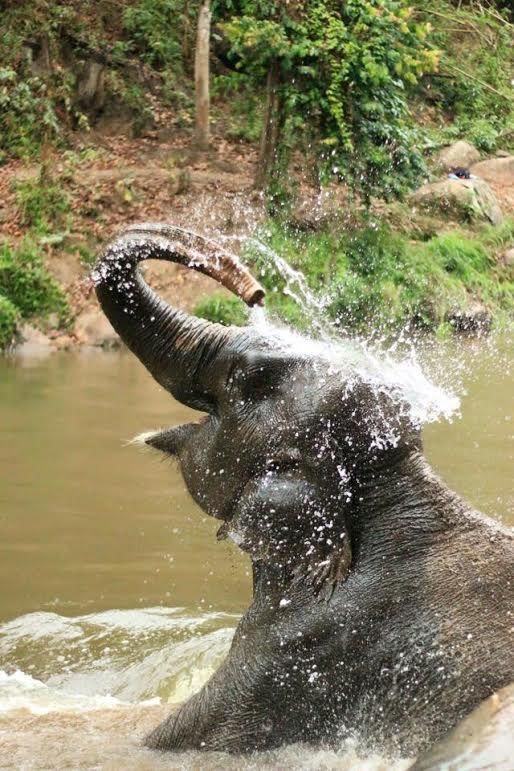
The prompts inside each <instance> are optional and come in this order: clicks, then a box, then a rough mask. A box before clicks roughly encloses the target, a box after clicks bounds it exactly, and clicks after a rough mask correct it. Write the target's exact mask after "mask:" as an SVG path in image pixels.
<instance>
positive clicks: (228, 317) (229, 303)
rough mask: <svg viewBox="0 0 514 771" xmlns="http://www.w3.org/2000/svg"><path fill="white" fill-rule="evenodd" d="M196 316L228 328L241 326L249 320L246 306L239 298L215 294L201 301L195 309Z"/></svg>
mask: <svg viewBox="0 0 514 771" xmlns="http://www.w3.org/2000/svg"><path fill="white" fill-rule="evenodd" d="M195 314H196V315H197V316H200V318H203V319H209V321H215V322H217V323H219V324H225V325H228V326H230V325H231V324H234V325H237V326H241V325H243V324H245V323H246V321H247V319H248V314H247V312H246V310H245V306H244V305H243V304H242V303H241V301H240V300H238V299H237V297H227V296H226V295H222V294H213V295H211V296H210V297H206V298H205V299H203V300H201V301H200V302H199V303H198V304H197V306H196V308H195Z"/></svg>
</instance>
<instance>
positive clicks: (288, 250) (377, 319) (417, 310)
mask: <svg viewBox="0 0 514 771" xmlns="http://www.w3.org/2000/svg"><path fill="white" fill-rule="evenodd" d="M513 238H514V221H512V220H511V221H508V222H506V223H505V224H504V225H503V226H502V227H501V228H493V227H486V228H484V229H483V230H482V231H481V232H479V233H477V234H476V235H475V236H473V237H470V236H469V235H468V234H466V233H464V232H461V231H456V232H451V233H446V234H444V235H440V236H435V237H432V238H430V239H429V240H427V241H413V240H412V239H409V238H408V237H406V236H405V235H401V234H398V233H394V232H393V231H392V230H391V229H390V228H389V227H388V226H387V225H384V224H377V223H372V222H368V224H367V226H364V227H360V228H358V229H355V230H353V231H352V230H344V231H336V232H333V231H330V230H326V231H324V232H322V233H314V234H313V233H298V231H295V230H294V229H291V228H290V227H287V226H284V225H280V224H277V223H276V222H273V221H270V222H269V223H268V224H267V225H266V227H265V228H263V229H262V231H261V232H260V234H259V238H258V240H256V241H255V242H253V243H251V244H250V245H249V246H248V248H247V252H246V254H245V259H246V260H247V261H248V262H249V263H251V264H253V266H254V270H255V271H256V273H257V274H258V275H259V277H260V279H261V281H262V283H263V284H264V286H265V287H266V288H267V290H268V296H267V300H266V304H267V307H268V308H269V309H270V311H272V312H274V313H275V314H276V315H278V316H279V317H280V318H282V319H284V320H286V321H288V322H290V323H293V324H294V325H296V326H298V327H300V328H308V327H309V326H310V325H311V323H312V318H311V315H310V311H312V309H309V308H306V307H305V303H304V302H297V301H296V300H295V299H294V298H293V297H292V296H291V292H290V291H288V290H293V291H294V292H296V291H297V287H296V286H294V283H293V285H291V286H289V285H288V277H287V276H284V275H283V273H282V272H281V271H280V269H279V268H278V267H277V263H276V261H275V259H274V254H278V255H280V256H281V257H284V258H285V259H286V260H287V261H288V263H289V264H290V265H291V266H292V267H293V268H298V269H300V270H301V271H302V273H303V274H304V276H305V278H306V282H307V285H308V287H309V289H310V290H311V291H312V292H313V294H314V295H315V296H317V299H318V301H320V302H323V306H324V312H325V313H326V315H327V316H328V318H329V319H331V320H332V321H333V322H334V323H335V325H336V326H343V327H346V328H354V329H365V328H368V327H370V326H371V327H379V328H380V329H381V330H384V329H385V328H387V327H390V326H398V325H405V324H407V323H411V322H413V323H414V324H415V325H417V326H419V327H422V328H425V329H432V330H438V329H440V328H441V327H442V325H444V324H445V323H446V322H447V321H448V320H449V319H451V318H452V317H454V316H456V315H458V314H459V313H466V311H467V310H468V308H469V306H470V304H471V303H472V302H473V301H479V302H480V303H482V304H483V305H484V306H485V307H486V308H487V309H488V310H489V311H491V312H493V313H495V314H496V315H498V314H500V313H501V312H511V313H512V311H514V277H513V276H512V270H510V273H509V268H507V267H505V266H501V265H499V264H498V263H497V261H496V260H495V259H494V253H495V250H497V249H499V248H501V247H502V246H505V245H506V244H508V243H510V242H511V241H512V239H513ZM263 245H264V247H265V248H262V246H263ZM196 312H197V313H198V315H201V316H203V317H204V318H208V319H210V320H213V321H219V322H221V323H230V324H234V323H236V324H237V323H244V316H239V317H238V316H237V315H236V313H235V308H234V303H233V300H232V298H231V299H230V300H225V299H223V298H221V297H218V298H217V299H216V301H215V302H214V301H213V302H210V303H202V304H201V305H199V306H198V307H197V308H196Z"/></svg>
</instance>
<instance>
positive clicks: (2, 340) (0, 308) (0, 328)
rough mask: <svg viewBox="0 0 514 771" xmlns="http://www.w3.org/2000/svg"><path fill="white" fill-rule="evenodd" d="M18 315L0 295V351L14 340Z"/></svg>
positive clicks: (14, 308) (10, 303)
mask: <svg viewBox="0 0 514 771" xmlns="http://www.w3.org/2000/svg"><path fill="white" fill-rule="evenodd" d="M19 323H20V314H19V311H18V309H17V308H16V306H15V305H13V303H12V302H11V301H10V300H9V299H8V298H7V297H4V296H3V295H2V294H0V351H3V350H5V349H6V348H9V346H10V345H12V343H13V342H14V341H15V339H16V333H17V330H18V325H19Z"/></svg>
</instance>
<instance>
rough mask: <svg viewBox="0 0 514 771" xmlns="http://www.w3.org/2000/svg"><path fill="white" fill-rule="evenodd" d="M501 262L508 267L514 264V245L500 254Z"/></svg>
mask: <svg viewBox="0 0 514 771" xmlns="http://www.w3.org/2000/svg"><path fill="white" fill-rule="evenodd" d="M501 262H502V263H503V265H507V266H509V267H512V265H514V246H511V247H510V249H507V251H505V252H504V253H503V254H502V256H501Z"/></svg>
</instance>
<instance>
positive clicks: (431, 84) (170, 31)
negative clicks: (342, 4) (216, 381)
mask: <svg viewBox="0 0 514 771" xmlns="http://www.w3.org/2000/svg"><path fill="white" fill-rule="evenodd" d="M315 5H316V6H317V7H318V11H317V12H320V13H321V12H323V13H329V12H330V13H331V14H332V15H331V16H330V19H331V20H332V21H333V20H334V19H336V21H337V20H338V19H339V17H338V10H337V8H338V6H337V3H330V2H327V3H317V4H315ZM393 5H394V4H393ZM411 5H412V8H410V7H409V5H408V4H404V3H397V4H396V5H395V6H394V7H395V9H396V10H394V13H393V11H390V9H389V4H388V2H387V3H380V2H378V0H377V2H373V1H372V0H370V2H364V3H363V4H362V7H363V8H364V7H365V8H366V12H367V13H368V17H366V19H364V17H362V18H361V17H359V19H358V20H357V21H355V20H352V19H347V20H346V27H345V30H346V31H344V34H343V32H341V29H342V27H341V29H339V28H338V27H337V26H336V27H334V29H335V30H336V31H338V30H339V32H338V34H339V33H340V35H341V38H340V39H341V40H342V41H347V42H345V43H344V45H345V46H347V45H349V44H350V43H352V45H353V42H352V38H351V35H354V36H355V35H357V34H358V25H359V24H363V23H364V21H365V23H366V24H368V29H369V30H371V32H373V34H374V35H375V38H373V40H376V46H375V48H374V49H373V51H372V52H371V53H373V56H374V57H375V58H374V59H373V62H372V64H370V63H369V57H370V56H371V53H370V51H368V52H367V53H363V50H364V49H363V48H359V47H358V46H357V48H352V49H349V48H345V49H344V50H348V51H350V50H352V51H357V52H358V53H354V54H352V56H353V57H354V59H351V58H350V54H348V56H349V60H348V61H349V62H350V63H351V62H354V64H352V66H355V67H361V66H363V62H364V65H365V68H366V72H367V75H366V77H363V78H362V82H360V84H359V88H358V89H357V88H356V90H355V92H354V95H353V97H352V100H350V101H349V99H348V97H347V95H346V91H345V90H344V89H343V90H342V91H341V92H338V93H340V96H339V97H338V96H337V94H335V96H334V97H333V99H332V101H330V99H329V100H328V102H327V106H326V109H325V107H321V108H320V109H319V110H316V109H315V108H314V106H313V105H315V104H316V100H318V101H319V100H320V98H321V97H323V94H328V96H330V94H331V93H332V91H331V89H332V88H333V78H332V76H331V75H329V74H328V70H327V69H326V67H325V65H326V66H328V65H329V64H330V62H331V60H330V59H327V60H326V62H325V59H324V58H323V57H324V55H325V54H323V50H324V49H323V46H325V42H324V41H325V38H323V37H322V36H321V32H320V31H319V29H318V28H317V27H315V26H313V22H312V18H314V17H312V14H311V10H310V6H309V10H303V8H302V7H300V6H302V4H300V5H299V10H298V11H297V15H296V16H291V14H290V15H289V16H287V17H285V16H283V15H282V16H279V15H278V16H277V13H278V12H277V11H276V8H275V4H274V3H268V4H266V3H264V4H262V6H266V8H265V10H264V11H261V16H259V15H258V14H257V15H255V14H254V16H250V15H249V13H250V11H251V10H252V7H253V6H252V3H251V2H241V3H213V4H212V33H211V82H210V85H211V120H210V128H211V142H210V147H209V148H208V150H206V151H204V150H200V149H199V148H198V147H197V146H196V145H195V141H194V132H193V127H194V77H193V74H194V73H193V67H194V47H195V35H196V18H197V13H198V6H197V4H192V3H185V2H182V1H181V0H155V1H153V0H152V2H150V0H139V2H136V1H135V0H134V1H133V2H128V1H125V2H120V3H113V2H111V1H110V0H103V1H102V2H98V3H92V2H90V1H89V0H76V1H75V2H68V3H56V2H50V1H49V0H38V1H37V2H35V3H34V2H32V3H30V4H29V3H28V2H27V3H23V2H22V3H16V4H14V3H5V2H4V3H3V6H4V8H3V20H4V28H5V30H6V32H5V34H4V35H3V37H2V42H1V44H0V99H1V104H2V112H1V115H0V131H1V134H0V162H1V164H2V166H1V167H0V200H1V205H0V238H1V239H2V243H3V245H0V345H3V346H5V345H8V344H9V342H10V341H11V340H13V339H15V337H16V335H17V334H18V336H19V332H20V330H21V329H25V336H26V337H29V338H31V339H34V340H37V339H39V340H42V339H46V338H48V337H50V339H52V340H53V341H54V345H56V346H60V347H66V346H68V345H71V344H73V343H74V342H93V343H95V342H106V341H109V339H110V333H109V330H108V329H106V327H105V323H104V322H103V320H102V319H101V318H100V317H99V315H98V314H97V312H96V310H95V304H94V300H93V298H92V297H90V295H89V291H88V284H87V282H84V277H85V276H86V275H87V272H88V270H89V266H90V265H91V264H92V262H93V261H94V257H95V254H97V252H98V250H99V248H100V247H101V245H102V244H104V243H105V242H106V240H108V238H109V237H111V236H112V234H113V233H115V232H116V231H117V230H118V229H119V228H121V227H122V226H123V225H124V224H126V223H129V222H135V221H140V220H163V219H164V220H169V221H172V222H175V223H177V224H180V225H183V226H187V227H190V228H192V229H196V230H198V231H200V232H204V233H205V234H208V235H211V236H213V235H217V236H219V237H221V238H223V237H225V236H237V237H238V240H236V241H231V242H230V248H232V249H243V251H244V253H245V258H246V259H248V260H250V261H252V262H254V263H255V262H257V263H258V267H259V270H263V271H265V272H266V271H267V272H268V274H269V275H267V276H266V277H265V281H267V282H268V285H269V287H270V288H273V287H274V286H279V287H280V286H281V282H282V279H281V278H280V277H279V276H277V275H276V274H274V273H273V266H272V265H269V264H268V265H266V264H264V263H263V260H262V256H260V255H259V254H256V253H255V250H254V251H253V252H252V249H251V248H249V246H248V244H245V243H244V239H243V237H244V236H245V235H248V234H249V233H254V232H257V233H258V235H259V238H260V239H261V240H264V241H265V242H266V243H267V244H268V245H269V246H270V247H271V248H272V249H275V250H276V251H279V252H280V253H282V254H284V255H285V256H287V257H288V259H290V261H291V262H292V263H295V264H296V265H297V266H298V267H301V268H302V270H303V271H304V273H305V275H306V277H307V281H308V282H310V284H311V286H312V287H313V288H314V289H320V288H321V290H322V292H323V293H324V294H328V295H329V296H330V303H329V310H330V312H331V314H332V316H333V318H335V319H337V321H338V323H340V324H342V325H345V326H368V325H369V324H376V323H377V321H379V322H380V324H386V325H387V324H389V323H391V324H398V323H401V324H405V323H407V322H409V323H410V322H412V323H415V324H417V325H420V326H422V327H426V328H431V329H436V330H440V331H441V330H443V329H444V328H445V325H448V324H449V323H450V322H451V324H452V325H453V327H459V328H463V327H464V328H467V329H468V330H469V329H470V328H471V327H475V326H476V324H475V321H476V320H477V319H478V320H484V319H486V320H487V321H486V323H485V326H487V327H489V325H490V320H491V319H492V318H495V319H498V320H499V319H500V318H501V317H502V316H504V315H505V314H509V313H511V312H512V309H513V307H514V297H513V283H512V281H513V275H512V273H513V267H512V253H511V251H509V250H511V249H512V248H513V247H514V220H513V215H514V174H512V168H513V167H512V166H509V162H508V158H509V157H510V155H511V154H513V153H514V108H513V89H512V84H511V78H512V75H513V74H514V67H513V46H512V33H513V31H514V27H513V25H512V19H511V18H510V17H509V12H508V10H506V6H505V4H502V3H496V4H493V3H486V4H485V3H481V4H479V3H474V2H471V3H467V4H465V3H458V4H456V5H458V8H456V7H455V6H452V4H450V3H447V2H442V0H441V1H440V2H437V3H435V4H434V3H430V4H429V3H413V4H411ZM502 5H503V7H502ZM306 6H308V4H306ZM507 7H508V6H507ZM384 9H385V10H384ZM386 11H387V12H388V13H390V16H389V17H388V19H389V27H387V34H394V35H395V36H396V37H395V40H397V46H398V49H397V50H398V51H401V60H400V61H398V60H395V62H393V63H391V62H389V60H388V59H387V57H386V53H384V51H385V49H384V47H383V46H384V41H383V40H382V38H381V37H380V36H381V35H382V34H384V35H385V34H386V33H385V32H384V33H382V32H381V31H380V30H381V29H382V26H383V24H385V22H383V20H384V14H385V13H386ZM359 13H360V11H359ZM266 14H267V15H266ZM302 14H303V15H302ZM309 14H311V15H309ZM394 14H396V15H394ZM363 19H364V21H363ZM248 20H250V21H248ZM270 24H273V25H274V26H273V27H272V30H274V32H275V33H276V32H277V31H278V32H280V33H282V31H283V34H284V36H286V37H287V36H289V38H288V39H289V40H290V41H291V40H292V41H293V42H294V43H295V45H296V48H295V51H296V53H295V54H294V56H296V59H294V58H291V56H292V54H290V53H289V48H288V47H287V46H286V48H284V47H283V45H282V43H281V42H280V40H278V42H277V41H275V40H274V39H273V40H271V39H268V38H269V34H268V38H266V39H265V42H266V48H265V49H264V50H265V51H268V49H270V50H271V49H273V51H274V57H275V58H274V60H273V61H274V62H276V61H278V62H280V66H281V67H282V68H283V69H282V70H280V73H282V74H280V73H279V76H278V77H279V80H278V85H277V86H276V90H275V91H272V92H270V85H269V84H270V78H269V73H270V72H272V71H273V70H272V69H270V68H271V65H270V64H269V62H268V59H266V58H265V55H264V54H263V53H262V49H261V48H259V46H260V45H261V44H260V43H259V39H260V38H259V35H261V34H263V31H266V30H267V31H268V32H269V30H270V29H271V28H270V27H269V25H270ZM245 25H246V26H245ZM259 25H260V26H259ZM266 25H268V26H266ZM309 25H310V26H309ZM352 25H353V26H352ZM373 25H375V26H373ZM381 25H382V26H381ZM404 27H405V30H406V31H405V30H404V29H403V28H404ZM377 30H378V31H377ZM334 34H335V33H334ZM368 34H371V33H368ZM345 35H346V37H345ZM252 36H253V37H252ZM302 36H303V37H302ZM309 36H310V37H309ZM348 36H349V37H348ZM416 36H417V38H418V41H421V42H415V38H416ZM286 37H285V38H284V39H286ZM347 37H348V40H347ZM384 39H385V38H384ZM270 40H271V42H270ZM249 41H250V42H249ZM255 41H257V42H255ZM309 41H310V42H309ZM313 41H314V42H315V43H316V45H317V46H318V48H317V49H315V50H316V51H317V53H316V55H315V56H314V59H312V58H311V59H309V56H312V55H311V54H308V53H306V51H307V49H305V50H304V49H301V48H300V44H302V45H307V43H308V44H309V46H311V47H312V46H314V42H313ZM320 41H321V42H320ZM250 44H251V45H250ZM342 44H343V43H341V45H342ZM281 46H282V47H281ZM409 46H410V48H409ZM409 52H412V56H411V55H410V53H409ZM379 54H380V56H382V55H383V56H384V57H386V58H384V60H383V62H382V63H381V64H380V63H379V60H378V59H377V57H378V56H379ZM267 55H268V54H267V53H266V56H267ZM366 56H367V57H368V58H366ZM281 57H282V58H281ZM411 59H412V61H411ZM316 62H319V63H320V66H319V68H318V69H316V67H315V63H316ZM324 62H325V64H323V63H324ZM322 64H323V67H325V69H323V67H322V66H321V65H322ZM273 66H275V65H273ZM348 66H350V64H349V65H348ZM377 67H379V69H378V70H377ZM387 67H390V68H392V69H389V70H388V69H387ZM287 68H289V69H287ZM380 68H381V69H380ZM303 70H306V72H305V73H303ZM300 71H301V72H302V77H303V81H302V82H301V83H299V84H297V85H294V86H293V85H291V73H296V72H300ZM284 73H286V74H285V75H284ZM287 73H289V74H287ZM343 76H344V73H343V74H340V75H338V77H341V78H342V77H343ZM352 77H353V76H352ZM331 78H332V80H331ZM398 78H400V79H402V78H403V85H402V86H401V89H399V85H398ZM293 80H296V79H293ZM345 88H346V87H345ZM402 89H403V91H404V92H405V95H403V94H402V93H400V92H401V91H402ZM270 93H271V94H278V96H277V97H276V98H277V101H278V105H279V106H278V107H276V109H277V110H278V112H277V113H276V116H278V117H280V120H281V121H282V123H281V131H280V134H279V136H277V137H275V139H274V142H275V144H274V147H273V148H272V149H273V152H272V155H271V161H270V160H269V158H268V159H266V157H264V158H263V142H262V141H261V142H260V141H259V139H260V137H261V134H262V131H263V129H265V128H266V121H267V119H268V118H269V115H270V107H269V104H270ZM398 94H399V95H398ZM320 95H321V97H320ZM393 96H394V100H393V101H391V99H392V98H393ZM307 98H308V99H309V100H310V101H308V102H307V101H306V102H305V104H304V105H303V107H302V105H301V104H300V106H299V107H298V106H297V105H298V103H299V102H301V101H302V100H307ZM338 100H339V101H338ZM370 100H371V101H370ZM381 100H382V101H381ZM309 105H311V106H310V107H309ZM307 108H308V109H307ZM396 109H397V110H398V116H396V113H395V110H396ZM302 110H303V113H302ZM323 110H325V112H323ZM370 110H372V112H371V113H370V112H369V111H370ZM383 110H385V112H383V113H382V112H381V111H383ZM382 114H383V118H380V119H379V117H380V115H382ZM338 116H339V117H338ZM366 116H368V117H366ZM370 116H371V117H370ZM377 116H379V117H378V118H377ZM395 116H396V117H395ZM305 117H307V120H306V119H305ZM379 125H380V126H381V129H380V132H378V133H377V126H379ZM384 126H385V127H387V126H388V127H389V128H388V132H389V133H387V132H386V131H385V130H384ZM338 132H339V133H338ZM345 132H349V133H348V134H347V138H346V139H345V136H346V135H345ZM456 140H466V141H467V142H469V143H470V144H471V145H472V146H473V147H474V148H475V151H474V154H473V153H472V155H471V156H469V158H470V159H471V161H472V163H468V162H463V163H462V164H461V163H455V164H453V165H455V166H460V165H463V166H466V167H468V166H471V170H472V172H473V168H474V167H473V164H476V163H479V161H480V160H483V159H487V158H489V159H490V158H495V157H498V158H503V159H504V161H505V162H503V161H502V162H501V169H503V171H500V173H499V175H498V174H497V173H496V172H495V173H492V172H491V166H489V167H488V169H489V171H487V169H485V167H483V166H482V167H481V168H480V169H479V170H480V174H478V175H476V174H474V176H478V177H480V179H481V180H483V181H484V183H485V184H487V186H488V193H487V195H489V191H490V193H491V195H493V196H495V205H496V204H497V205H498V206H499V208H500V210H501V214H502V216H501V222H500V221H499V220H498V222H495V223H494V224H491V222H493V221H494V220H495V216H494V215H493V216H492V217H491V215H490V211H491V209H490V206H489V208H487V207H486V209H487V210H486V211H484V210H483V208H482V199H483V191H482V190H479V191H478V193H477V195H475V193H476V192H477V191H475V190H473V191H472V200H471V198H470V199H469V201H468V200H467V199H466V201H464V203H463V204H462V205H461V203H460V202H457V204H455V202H454V200H453V198H451V196H453V191H452V193H451V196H450V198H451V201H449V202H448V194H447V193H445V196H446V197H445V198H444V205H443V206H441V205H440V201H438V200H437V201H436V202H435V204H434V202H433V200H431V201H430V202H429V204H428V205H426V204H425V202H423V203H422V204H420V203H419V202H416V201H415V199H412V198H410V195H411V192H410V191H411V190H413V189H416V188H417V187H419V186H420V185H421V184H422V183H424V182H426V181H427V180H428V181H437V180H440V181H441V182H442V181H443V180H446V179H447V173H448V171H451V167H450V166H451V165H450V166H449V165H448V163H447V162H446V165H445V162H443V160H442V157H441V156H440V155H438V153H439V152H440V150H441V148H444V147H445V146H448V145H451V144H452V143H454V142H455V141H456ZM327 147H328V148H332V149H331V150H330V154H329V156H327V150H326V148H327ZM332 154H333V155H332ZM327 157H329V159H330V162H329V164H328V166H327ZM332 157H337V162H336V161H333V160H331V159H332ZM462 157H464V161H466V160H467V157H466V156H465V155H464V156H462ZM443 158H444V156H443ZM493 165H494V164H493ZM476 168H478V167H476ZM327 169H328V173H327ZM484 169H485V172H484ZM509 169H511V171H508V170H509ZM263 170H264V171H263ZM356 170H359V173H358V174H357V171H356ZM484 173H485V176H484ZM488 174H489V176H487V175H488ZM511 174H512V177H511V176H510V175H511ZM502 175H503V176H502ZM363 180H364V181H363ZM462 184H463V187H462V186H461V187H459V185H460V183H454V187H457V188H458V191H457V192H458V194H459V195H460V191H461V189H464V187H466V185H468V186H469V185H471V186H472V187H475V186H476V185H478V183H469V184H468V183H467V182H465V183H462ZM320 190H322V191H323V192H322V193H320ZM470 195H471V194H470ZM478 198H480V203H479V205H477V206H475V199H477V200H478ZM470 201H471V203H470ZM447 204H448V205H447ZM450 204H451V205H450ZM256 229H257V231H256ZM509 254H510V255H511V256H510V257H509ZM150 279H151V281H152V283H153V285H154V286H155V288H156V289H158V290H159V291H160V292H161V293H162V294H164V296H168V297H169V296H171V295H173V297H174V299H175V300H176V299H177V296H179V301H180V302H182V304H183V305H184V307H187V308H188V309H192V308H195V307H196V306H197V305H198V302H199V301H200V300H202V298H205V297H206V296H208V295H210V294H211V293H212V289H213V288H212V286H211V284H210V283H209V282H207V281H206V280H204V279H202V278H201V277H199V276H196V275H195V276H191V275H189V274H188V275H187V279H185V278H184V273H183V272H181V271H180V270H179V269H176V270H173V269H171V270H170V268H169V266H166V269H165V270H163V269H162V268H161V267H160V266H156V267H152V269H151V271H150ZM271 304H272V306H274V307H275V309H276V310H277V312H280V313H281V314H282V315H284V316H286V318H288V319H289V320H290V321H292V322H293V323H298V324H300V325H301V324H302V323H303V324H305V319H302V318H301V314H300V313H299V310H298V308H294V307H292V306H291V303H290V301H289V300H287V298H285V299H284V297H283V296H281V295H280V293H278V294H277V295H274V296H273V297H272V303H271ZM200 306H201V307H200V308H199V312H201V313H203V314H204V315H207V316H208V317H210V318H216V319H219V320H222V321H241V320H242V317H241V312H240V309H239V308H238V307H236V306H234V304H233V303H232V302H231V301H230V300H227V299H226V298H223V297H222V298H221V299H217V298H214V299H208V300H207V301H202V302H201V303H200ZM462 319H464V320H465V321H464V322H462ZM466 319H467V321H466ZM27 323H28V324H29V325H30V327H32V329H28V328H27V326H26V325H27ZM479 326H480V325H479ZM33 327H37V328H38V329H39V330H40V331H42V332H43V333H44V335H45V336H46V337H45V338H41V337H39V336H38V333H37V332H36V331H35V330H34V329H33Z"/></svg>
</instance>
